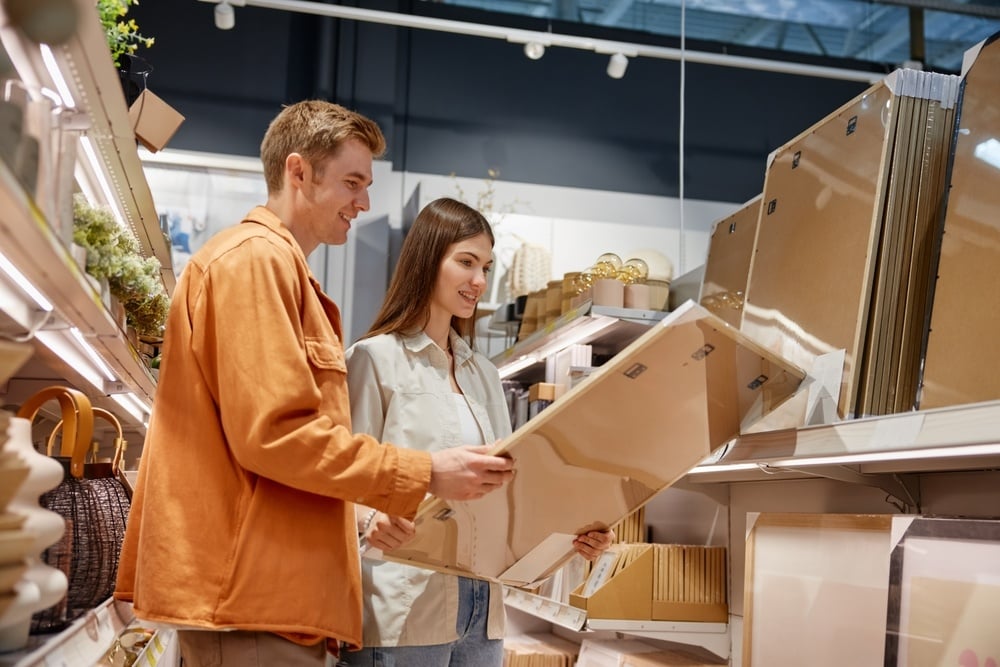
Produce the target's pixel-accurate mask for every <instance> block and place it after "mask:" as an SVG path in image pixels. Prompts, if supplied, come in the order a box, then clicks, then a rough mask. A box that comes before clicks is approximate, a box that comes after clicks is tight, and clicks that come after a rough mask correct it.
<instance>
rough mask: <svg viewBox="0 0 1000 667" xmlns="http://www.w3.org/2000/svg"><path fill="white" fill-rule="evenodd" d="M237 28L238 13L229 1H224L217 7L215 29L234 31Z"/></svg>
mask: <svg viewBox="0 0 1000 667" xmlns="http://www.w3.org/2000/svg"><path fill="white" fill-rule="evenodd" d="M235 26H236V11H235V10H234V9H233V6H232V5H231V4H229V1H228V0H222V2H220V3H219V4H217V5H216V6H215V27H216V28H218V29H219V30H232V29H233V27H235Z"/></svg>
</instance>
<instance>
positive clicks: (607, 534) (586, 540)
mask: <svg viewBox="0 0 1000 667" xmlns="http://www.w3.org/2000/svg"><path fill="white" fill-rule="evenodd" d="M614 539H615V531H613V530H611V529H610V528H608V529H607V530H592V531H590V532H589V533H584V534H583V535H577V536H576V538H575V539H574V540H573V548H574V549H575V550H576V552H577V553H578V554H580V555H581V556H583V557H584V558H586V559H587V560H591V561H592V560H597V557H598V556H600V555H601V554H602V553H604V552H605V551H607V550H608V548H609V547H610V546H611V543H612V542H613V541H614Z"/></svg>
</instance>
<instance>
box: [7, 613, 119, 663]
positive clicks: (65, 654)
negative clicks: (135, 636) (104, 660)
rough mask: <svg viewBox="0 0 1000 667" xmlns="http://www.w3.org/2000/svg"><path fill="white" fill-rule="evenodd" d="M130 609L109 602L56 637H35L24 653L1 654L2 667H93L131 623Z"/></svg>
mask: <svg viewBox="0 0 1000 667" xmlns="http://www.w3.org/2000/svg"><path fill="white" fill-rule="evenodd" d="M131 619H132V615H131V608H130V607H128V606H123V605H121V604H120V603H115V602H114V601H113V600H111V599H108V600H106V601H105V602H103V603H102V604H100V605H99V606H97V607H96V608H94V609H92V610H90V611H89V612H87V613H86V614H85V615H83V616H81V617H80V618H78V619H77V620H76V621H74V622H73V624H72V625H70V626H69V627H68V628H66V629H65V630H63V631H62V632H60V633H59V634H57V635H33V636H31V637H29V640H28V646H27V647H25V648H24V649H23V650H21V651H14V652H12V653H0V667H90V665H96V664H98V661H100V659H101V657H102V656H103V655H104V653H105V652H106V651H107V650H108V648H109V647H110V646H111V643H112V642H113V641H114V640H115V637H117V636H118V633H119V632H121V630H122V628H124V627H125V626H126V625H128V623H129V622H130V621H131Z"/></svg>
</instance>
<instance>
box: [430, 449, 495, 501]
mask: <svg viewBox="0 0 1000 667" xmlns="http://www.w3.org/2000/svg"><path fill="white" fill-rule="evenodd" d="M491 449H492V446H491V445H482V446H480V447H468V446H467V447H451V448H449V449H442V450H440V451H437V452H431V484H430V489H429V490H430V492H431V493H432V494H433V495H435V496H437V497H438V498H443V499H445V500H475V499H476V498H482V497H483V496H485V495H486V494H487V493H489V492H490V491H494V490H496V489H499V488H500V487H501V486H503V485H504V484H506V483H507V482H509V481H510V479H511V478H512V477H513V476H514V461H512V460H511V459H509V458H505V457H502V456H490V455H488V452H489V451H490V450H491Z"/></svg>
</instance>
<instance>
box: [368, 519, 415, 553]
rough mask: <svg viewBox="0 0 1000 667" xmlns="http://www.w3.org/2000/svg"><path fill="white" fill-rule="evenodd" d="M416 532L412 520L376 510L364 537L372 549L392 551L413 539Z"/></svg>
mask: <svg viewBox="0 0 1000 667" xmlns="http://www.w3.org/2000/svg"><path fill="white" fill-rule="evenodd" d="M416 534H417V530H416V527H415V526H414V525H413V522H412V521H409V520H407V519H404V518H403V517H399V516H389V515H388V514H386V513H384V512H376V513H375V516H373V517H372V520H371V521H369V522H368V528H367V530H365V532H364V535H363V536H362V537H364V538H365V539H366V540H367V542H368V546H369V547H371V548H372V549H381V550H382V551H391V550H393V549H397V548H399V547H400V546H402V545H404V544H406V543H407V542H409V541H410V540H412V539H413V537H414V536H415V535H416Z"/></svg>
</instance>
